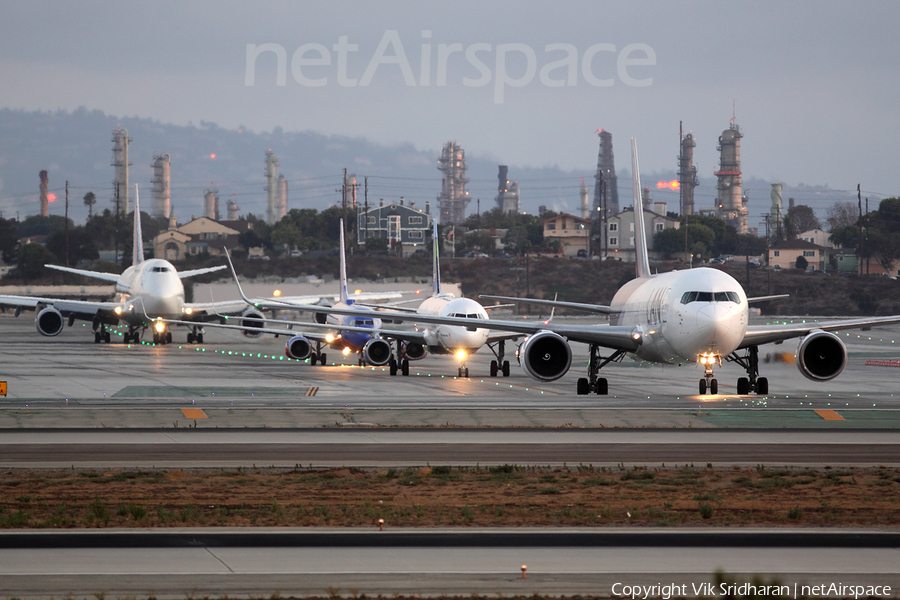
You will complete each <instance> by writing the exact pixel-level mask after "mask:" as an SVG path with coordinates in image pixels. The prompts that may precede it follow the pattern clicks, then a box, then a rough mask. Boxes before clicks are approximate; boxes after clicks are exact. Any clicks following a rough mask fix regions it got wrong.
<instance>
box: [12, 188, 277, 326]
mask: <svg viewBox="0 0 900 600" xmlns="http://www.w3.org/2000/svg"><path fill="white" fill-rule="evenodd" d="M137 187H138V186H137V185H135V186H134V193H135V203H134V240H133V249H132V263H131V266H130V267H128V268H127V269H125V272H124V273H122V274H121V275H119V274H116V273H100V272H97V271H86V270H83V269H73V268H70V267H61V266H57V265H44V266H46V267H47V268H50V269H56V270H58V271H65V272H67V273H75V274H76V275H83V276H85V277H92V278H95V279H102V280H103V281H111V282H113V283H115V285H116V299H115V300H114V301H112V302H86V301H79V300H64V299H60V298H39V297H33V296H0V306H13V307H15V308H16V316H18V315H19V314H21V312H22V310H23V309H24V310H34V311H37V315H36V317H35V320H34V326H35V328H36V329H37V331H38V333H40V334H41V335H45V336H51V337H52V336H56V335H59V334H60V332H61V331H62V330H63V327H64V325H65V323H66V320H68V323H69V326H70V327H71V326H72V325H73V324H74V322H75V320H76V319H81V320H84V321H90V322H91V323H92V324H93V331H94V342H95V343H98V344H99V343H100V342H106V343H109V342H110V341H111V337H110V332H109V328H110V327H114V326H116V325H118V324H119V323H120V322H121V323H124V324H125V325H126V326H127V327H128V330H127V331H126V332H125V333H124V335H123V338H124V342H125V343H126V344H128V343H138V342H140V340H141V337H142V335H143V333H144V330H145V329H146V328H147V327H148V326H150V324H151V321H150V320H148V318H147V315H149V316H150V318H154V319H155V318H156V317H163V318H166V319H181V320H184V321H190V323H188V326H189V327H190V328H191V332H190V333H188V343H189V344H190V343H194V342H197V343H201V344H202V343H203V329H202V325H203V321H205V320H208V319H210V318H215V319H218V318H219V317H218V314H216V315H215V316H212V315H211V311H213V310H215V309H219V310H221V311H226V312H227V311H228V310H229V309H230V310H236V314H243V315H244V316H248V317H262V315H261V314H260V313H259V312H258V311H257V310H255V309H251V308H247V307H246V305H242V304H239V303H236V302H233V301H232V302H218V303H207V304H200V303H189V302H185V301H184V285H183V284H182V283H181V280H182V279H184V278H186V277H193V276H195V275H201V274H203V273H211V272H213V271H218V270H220V269H224V268H226V267H225V265H221V266H217V267H209V268H205V269H194V270H191V271H182V272H180V273H179V272H177V271H176V270H175V267H173V266H172V264H171V263H170V262H169V261H167V260H163V259H160V258H153V259H149V260H144V254H143V241H142V239H141V209H140V199H139V198H138V189H137ZM153 341H154V342H155V343H163V344H164V343H167V342H171V341H172V333H171V332H170V331H169V329H168V327H167V325H166V324H165V323H164V322H163V321H158V322H155V323H153Z"/></svg>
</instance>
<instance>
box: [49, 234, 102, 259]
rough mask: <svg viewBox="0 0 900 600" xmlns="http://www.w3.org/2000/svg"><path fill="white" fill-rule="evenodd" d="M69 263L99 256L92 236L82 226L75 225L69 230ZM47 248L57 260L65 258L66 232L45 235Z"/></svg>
mask: <svg viewBox="0 0 900 600" xmlns="http://www.w3.org/2000/svg"><path fill="white" fill-rule="evenodd" d="M68 246H69V252H68V255H69V263H68V264H72V265H77V264H78V263H79V262H81V261H84V260H96V259H98V258H100V255H99V253H98V252H97V246H96V245H95V244H94V240H93V238H91V236H90V234H88V233H87V232H86V231H85V228H84V227H76V228H75V229H70V230H69V242H68ZM47 249H48V250H50V252H52V253H53V254H54V255H55V256H56V259H57V261H58V262H63V261H64V260H65V259H66V232H65V231H56V232H53V233H51V234H50V235H49V236H48V237H47Z"/></svg>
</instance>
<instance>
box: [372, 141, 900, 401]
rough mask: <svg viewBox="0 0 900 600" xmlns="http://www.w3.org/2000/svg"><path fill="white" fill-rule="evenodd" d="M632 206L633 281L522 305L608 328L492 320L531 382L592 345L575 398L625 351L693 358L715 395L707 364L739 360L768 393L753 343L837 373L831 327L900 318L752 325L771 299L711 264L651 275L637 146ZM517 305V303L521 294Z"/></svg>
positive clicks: (817, 370) (554, 373) (742, 383)
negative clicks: (586, 314) (572, 298)
mask: <svg viewBox="0 0 900 600" xmlns="http://www.w3.org/2000/svg"><path fill="white" fill-rule="evenodd" d="M631 154H632V170H633V174H634V175H633V188H634V206H635V209H636V210H635V257H636V261H635V275H636V277H635V279H633V280H631V281H629V282H628V283H626V284H625V285H624V286H622V287H621V288H620V289H619V291H618V292H616V294H615V296H614V297H613V300H612V303H611V304H610V305H609V306H603V305H593V304H574V303H566V302H554V301H550V300H538V301H535V300H527V302H528V303H533V304H544V305H548V306H560V307H569V308H576V307H577V308H581V309H582V310H589V311H591V312H595V313H599V314H603V315H607V316H608V317H609V324H602V325H601V324H597V325H580V324H578V325H570V324H564V323H555V322H554V323H548V324H545V323H519V322H514V321H495V320H491V321H490V324H489V325H488V326H489V327H490V329H493V330H498V331H506V332H513V333H521V334H525V335H528V336H529V337H528V338H527V339H526V340H525V342H523V343H522V345H521V346H520V347H519V361H520V363H521V365H522V368H524V369H525V371H526V372H527V373H528V374H529V375H531V376H532V377H534V378H535V379H537V380H539V381H554V380H556V379H559V378H561V377H562V376H564V375H565V374H566V373H567V372H568V370H569V367H570V366H571V364H572V349H571V347H570V345H569V344H570V343H572V342H579V343H584V344H587V345H588V346H589V348H590V359H589V362H588V372H587V377H581V378H579V379H578V383H577V391H578V393H579V394H588V393H592V392H593V393H596V394H607V393H608V390H609V384H608V381H607V379H606V378H604V377H600V376H599V372H600V370H601V369H602V368H603V367H605V366H606V365H608V364H609V363H611V362H618V361H621V360H622V359H624V358H625V356H626V355H629V354H631V355H633V356H636V357H637V358H639V359H641V360H645V361H651V362H658V363H670V364H678V363H684V362H688V363H697V364H700V365H702V366H703V367H704V375H703V378H702V379H700V382H699V386H698V389H699V392H700V393H701V394H706V393H711V394H717V393H718V385H719V384H718V381H717V379H716V377H715V369H716V368H717V367H721V366H722V365H723V364H724V363H725V362H726V361H728V362H734V363H736V364H738V365H740V366H741V367H742V368H743V369H744V370H745V371H746V375H747V376H746V377H740V378H739V379H738V380H737V392H738V394H741V395H744V394H749V393H751V392H752V393H756V394H760V395H765V394H768V392H769V381H768V379H767V378H765V377H760V373H759V346H760V345H762V344H767V343H773V342H782V341H785V340H788V339H798V338H799V340H800V341H799V346H798V348H797V353H796V362H797V368H798V369H799V370H800V372H801V373H802V374H803V375H804V376H805V377H807V378H808V379H810V380H812V381H817V382H822V381H828V380H830V379H833V378H834V377H837V376H838V375H839V374H840V373H841V371H843V369H844V366H845V365H846V364H847V349H846V347H845V346H844V344H843V342H842V341H841V340H840V338H839V337H838V336H837V335H835V334H834V333H833V332H834V331H839V330H844V329H861V328H871V327H874V326H877V325H888V324H894V323H900V316H898V315H894V316H890V317H876V318H862V319H850V320H835V321H827V322H820V323H805V324H800V325H795V324H790V325H750V324H749V311H748V308H749V304H750V303H751V302H755V301H761V300H766V299H770V298H771V297H765V298H749V299H748V298H747V296H746V294H745V293H744V290H743V288H742V287H741V284H740V283H738V282H737V280H735V279H734V278H733V277H731V276H730V275H728V274H727V273H724V272H722V271H719V270H717V269H711V268H697V269H689V270H682V271H671V272H669V273H661V274H657V275H654V274H652V273H651V272H650V263H649V258H648V254H647V249H648V248H647V240H646V237H645V233H644V216H643V211H642V210H641V206H642V203H641V183H640V169H639V167H638V157H637V144H636V143H635V141H634V139H633V138H632V143H631ZM523 301H525V300H523ZM381 317H382V318H383V319H385V320H388V319H389V320H392V321H395V322H403V321H410V322H414V323H419V322H421V323H431V324H438V325H462V326H465V327H466V328H467V329H469V330H470V331H473V330H477V329H483V328H484V327H485V326H486V324H485V322H484V320H483V319H472V318H468V317H466V318H462V317H452V316H437V315H423V314H415V315H410V314H404V313H399V312H398V313H387V312H382V313H381Z"/></svg>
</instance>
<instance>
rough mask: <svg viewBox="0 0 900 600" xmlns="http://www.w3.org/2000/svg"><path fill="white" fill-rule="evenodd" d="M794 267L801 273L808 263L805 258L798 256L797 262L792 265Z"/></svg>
mask: <svg viewBox="0 0 900 600" xmlns="http://www.w3.org/2000/svg"><path fill="white" fill-rule="evenodd" d="M794 266H795V267H797V268H798V269H800V270H801V271H805V270H806V267H808V266H809V261H808V260H806V257H804V256H798V257H797V262H796V263H795V264H794Z"/></svg>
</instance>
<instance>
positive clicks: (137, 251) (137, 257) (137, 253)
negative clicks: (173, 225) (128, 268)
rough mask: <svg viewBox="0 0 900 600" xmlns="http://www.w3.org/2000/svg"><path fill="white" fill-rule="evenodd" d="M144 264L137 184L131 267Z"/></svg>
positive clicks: (136, 185)
mask: <svg viewBox="0 0 900 600" xmlns="http://www.w3.org/2000/svg"><path fill="white" fill-rule="evenodd" d="M142 262H144V238H143V236H142V235H141V199H140V197H139V196H138V184H134V241H133V242H132V247H131V265H132V266H134V267H136V266H137V265H139V264H141V263H142Z"/></svg>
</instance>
